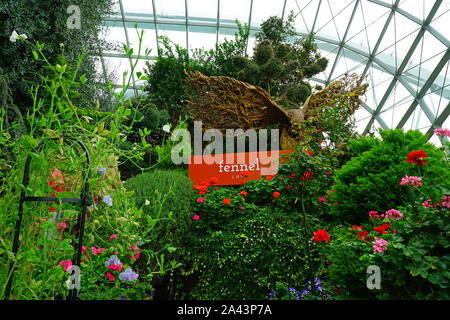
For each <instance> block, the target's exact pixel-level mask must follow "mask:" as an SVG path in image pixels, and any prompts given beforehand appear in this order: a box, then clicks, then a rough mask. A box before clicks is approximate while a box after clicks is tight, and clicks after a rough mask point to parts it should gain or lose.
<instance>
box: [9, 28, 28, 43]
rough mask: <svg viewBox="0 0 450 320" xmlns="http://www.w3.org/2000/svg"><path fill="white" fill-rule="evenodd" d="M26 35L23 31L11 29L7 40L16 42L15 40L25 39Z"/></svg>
mask: <svg viewBox="0 0 450 320" xmlns="http://www.w3.org/2000/svg"><path fill="white" fill-rule="evenodd" d="M27 39H28V37H27V35H26V34H25V33H22V34H18V33H17V31H16V30H13V32H12V33H11V36H10V37H9V41H11V42H16V41H17V40H27Z"/></svg>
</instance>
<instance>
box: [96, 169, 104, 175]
mask: <svg viewBox="0 0 450 320" xmlns="http://www.w3.org/2000/svg"><path fill="white" fill-rule="evenodd" d="M97 171H98V172H99V173H100V174H101V175H102V176H105V175H106V168H97Z"/></svg>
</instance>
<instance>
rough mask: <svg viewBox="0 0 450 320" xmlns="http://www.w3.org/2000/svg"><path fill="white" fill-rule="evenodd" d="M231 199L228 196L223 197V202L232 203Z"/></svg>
mask: <svg viewBox="0 0 450 320" xmlns="http://www.w3.org/2000/svg"><path fill="white" fill-rule="evenodd" d="M230 202H231V200H230V199H228V198H225V199H223V204H225V205H226V204H230Z"/></svg>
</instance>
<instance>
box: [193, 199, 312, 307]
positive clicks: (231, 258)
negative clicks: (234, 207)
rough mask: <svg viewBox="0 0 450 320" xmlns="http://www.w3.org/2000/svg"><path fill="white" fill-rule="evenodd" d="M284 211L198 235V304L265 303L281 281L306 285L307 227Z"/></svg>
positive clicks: (262, 211) (246, 218) (247, 218)
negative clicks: (209, 301)
mask: <svg viewBox="0 0 450 320" xmlns="http://www.w3.org/2000/svg"><path fill="white" fill-rule="evenodd" d="M285 217H286V214H285V213H284V212H281V211H272V210H268V209H263V208H260V210H259V212H258V213H256V214H254V215H252V214H248V215H247V214H244V215H243V216H242V217H240V218H238V219H235V220H233V222H232V223H229V224H228V225H227V227H226V228H225V229H224V230H223V231H216V232H213V233H212V234H211V235H210V236H209V237H205V236H203V237H202V233H201V234H200V233H199V234H198V237H199V238H198V241H197V242H196V243H197V244H198V245H199V246H200V250H201V251H200V252H201V255H198V257H197V259H198V264H199V267H200V271H201V275H200V279H199V283H198V284H197V286H196V288H195V289H194V292H193V297H194V298H196V299H265V298H267V297H268V293H270V292H271V291H272V290H273V289H272V288H273V287H274V286H275V283H276V282H277V281H283V282H286V283H290V284H292V285H295V286H300V285H303V284H304V283H305V282H306V280H307V274H308V273H307V272H305V268H306V266H307V257H306V254H305V251H304V236H303V233H302V231H301V230H302V227H301V226H300V224H299V223H298V222H295V221H294V220H292V219H286V218H285Z"/></svg>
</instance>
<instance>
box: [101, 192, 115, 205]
mask: <svg viewBox="0 0 450 320" xmlns="http://www.w3.org/2000/svg"><path fill="white" fill-rule="evenodd" d="M102 201H103V202H104V203H106V205H107V206H108V207H111V206H112V205H113V203H112V198H111V196H110V195H108V194H107V195H105V196H104V197H103V200H102Z"/></svg>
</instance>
